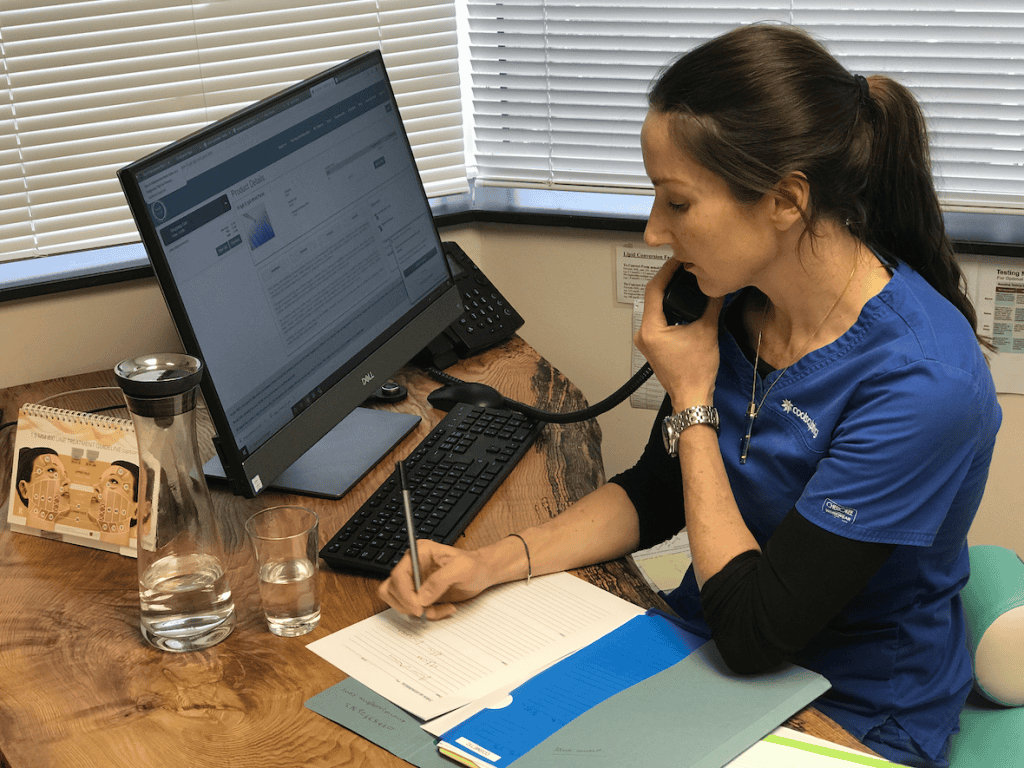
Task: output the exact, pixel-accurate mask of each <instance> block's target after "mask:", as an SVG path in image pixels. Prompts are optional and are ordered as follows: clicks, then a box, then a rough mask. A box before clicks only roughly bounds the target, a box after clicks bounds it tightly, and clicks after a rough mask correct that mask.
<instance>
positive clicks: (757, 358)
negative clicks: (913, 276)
mask: <svg viewBox="0 0 1024 768" xmlns="http://www.w3.org/2000/svg"><path fill="white" fill-rule="evenodd" d="M857 266H858V264H857V260H856V259H855V260H854V262H853V271H852V272H850V276H849V277H848V278H846V285H845V286H843V290H842V292H841V293H840V294H839V296H837V297H836V300H835V301H834V302H832V306H831V307H829V308H828V312H826V313H825V316H824V317H823V318H821V322H819V323H818V326H817V327H816V328H815V329H814V333H812V334H811V335H810V336H809V337H808V338H807V341H806V342H804V346H803V347H802V348H801V350H800V351H799V352H798V353H797V355H796V357H794V358H793V359H792V360H791V361H790V363H789V365H787V366H786V367H785V368H783V369H782V373H780V374H779V375H778V376H776V377H775V380H774V381H773V382H772V383H771V384H769V385H768V389H766V390H765V392H764V394H763V395H761V402H759V403H756V404H755V401H756V399H757V366H758V363H760V362H761V335H762V334H763V333H764V321H765V319H766V318H767V317H768V297H767V296H766V297H765V302H764V312H762V313H761V327H760V328H759V329H758V331H757V349H756V351H755V352H754V377H753V381H751V382H750V403H749V404H748V405H747V432H746V434H745V435H743V444H742V445H741V446H740V464H746V463H747V453H748V452H749V451H750V437H751V435H752V434H753V432H754V422H755V421H756V420H757V417H758V414H760V413H761V408H762V407H763V406H764V402H765V400H767V399H768V394H769V393H770V392H771V391H772V389H773V388H774V387H775V385H776V384H778V383H779V379H781V378H782V377H783V376H785V375H786V371H788V370H789V368H790V366H791V365H793V363H795V362H796V361H797V360H799V359H800V358H801V357H803V356H804V352H806V351H807V348H808V347H809V346H810V345H811V342H812V341H813V340H814V337H815V336H817V335H818V331H820V330H821V327H822V326H823V325H824V324H825V321H826V320H828V319H829V317H830V316H831V315H832V312H833V311H834V310H835V308H836V307H838V306H839V302H840V301H842V300H843V296H845V295H846V292H847V291H848V290H849V289H850V284H851V283H852V282H853V276H854V275H855V274H857Z"/></svg>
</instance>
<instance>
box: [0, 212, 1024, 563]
mask: <svg viewBox="0 0 1024 768" xmlns="http://www.w3.org/2000/svg"><path fill="white" fill-rule="evenodd" d="M442 236H443V237H444V238H445V239H454V240H457V241H458V242H459V244H460V245H461V246H462V247H463V248H464V249H465V250H466V252H467V253H469V255H470V256H471V257H472V258H473V259H474V260H476V262H477V263H478V264H479V265H480V266H481V268H482V269H483V270H484V272H485V273H486V274H487V275H488V276H489V277H490V278H491V279H492V280H493V281H494V283H495V284H496V285H497V286H498V288H499V289H500V290H501V291H502V293H504V294H505V295H506V296H507V297H508V299H509V301H510V302H511V303H512V304H513V306H515V307H516V309H518V310H519V312H520V313H521V314H522V315H523V317H524V318H525V320H526V324H525V325H524V326H523V328H522V330H521V331H520V334H521V335H522V336H523V338H524V339H526V341H528V342H529V343H530V344H532V345H533V346H534V348H536V349H537V350H538V351H539V352H540V353H541V354H543V355H544V356H545V357H547V358H548V359H549V360H550V361H551V362H552V363H554V365H556V366H557V367H558V368H559V369H560V370H561V371H562V372H563V373H565V374H566V375H567V376H568V377H569V378H570V379H572V380H573V381H574V382H575V383H576V384H577V385H578V386H579V387H580V389H581V390H583V393H584V394H585V395H586V396H587V398H588V400H589V401H590V402H591V403H596V402H597V401H599V400H601V399H603V398H604V397H605V396H607V395H608V394H610V393H611V392H612V391H614V390H615V389H617V388H618V387H619V386H620V385H621V384H622V383H623V382H625V381H626V379H628V378H629V375H630V367H629V356H630V347H631V343H632V341H631V336H632V334H631V314H632V313H631V307H630V306H629V305H626V304H619V303H617V302H616V301H615V262H614V249H615V247H616V246H618V245H626V244H628V243H639V242H640V235H639V233H627V232H618V233H616V232H599V231H590V230H578V229H559V228H549V227H512V226H508V225H479V226H465V227H458V228H454V229H449V230H446V231H445V232H443V233H442ZM0 327H2V328H3V329H4V338H3V341H4V352H5V354H4V360H5V365H4V366H3V368H2V369H0V386H2V387H8V386H13V385H15V384H23V383H27V382H32V381H40V380H43V379H49V378H55V377H58V376H64V375H69V374H74V373H82V372H86V371H93V370H98V369H101V368H105V367H112V366H113V365H114V364H116V363H117V362H118V361H119V360H122V359H124V358H126V357H129V356H134V355H138V354H144V353H147V352H153V351H158V350H159V351H177V350H179V349H180V344H179V342H178V339H177V334H176V333H175V331H174V328H173V326H172V324H171V321H170V318H169V316H168V315H167V310H166V308H165V306H164V303H163V298H162V297H161V295H160V291H159V289H158V288H157V287H156V284H155V282H154V281H152V280H139V281H134V282H130V283H124V284H120V285H114V286H108V287H104V288H93V289H85V290H81V291H76V292H73V293H65V294H55V295H53V296H49V297H41V298H38V299H26V300H22V301H16V302H8V303H4V304H0ZM51 333H52V335H51ZM40 334H44V335H45V336H46V340H45V342H43V341H42V340H41V339H40V338H39V336H40ZM54 339H57V340H58V341H57V342H56V344H54V341H53V340H54ZM41 350H42V351H41ZM1000 403H1001V404H1002V406H1003V419H1004V420H1003V428H1002V431H1001V432H1000V435H999V441H998V443H997V446H996V456H995V460H994V462H993V465H992V473H991V476H990V479H989V484H988V488H987V491H986V494H985V498H984V500H983V502H982V507H981V509H980V510H979V513H978V517H977V519H976V521H975V524H974V527H973V528H972V530H971V543H972V544H983V543H987V544H1002V545H1004V546H1009V547H1013V548H1014V549H1016V550H1017V551H1018V552H1021V553H1024V526H1022V525H1021V524H1020V522H1019V517H1020V513H1021V512H1022V511H1024V502H1022V501H1021V495H1022V494H1021V491H1022V489H1024V477H1022V476H1021V469H1022V466H1021V455H1022V452H1021V447H1020V446H1021V445H1022V443H1024V396H1020V395H1002V396H1000ZM653 417H654V412H653V411H649V410H633V409H631V408H630V407H629V404H628V403H624V404H622V405H619V406H618V407H617V408H615V409H614V410H612V411H611V412H609V413H607V414H605V415H604V416H602V417H600V419H599V421H600V424H601V429H602V431H603V433H604V444H603V446H604V449H603V452H604V461H605V471H606V474H607V475H608V476H611V475H612V474H614V473H616V472H618V471H620V470H622V469H624V468H626V467H628V466H629V465H630V464H632V462H633V461H634V459H635V457H636V456H637V455H638V453H639V451H640V450H641V448H642V447H643V445H644V443H645V441H646V440H647V436H648V433H649V431H650V428H651V424H652V421H653Z"/></svg>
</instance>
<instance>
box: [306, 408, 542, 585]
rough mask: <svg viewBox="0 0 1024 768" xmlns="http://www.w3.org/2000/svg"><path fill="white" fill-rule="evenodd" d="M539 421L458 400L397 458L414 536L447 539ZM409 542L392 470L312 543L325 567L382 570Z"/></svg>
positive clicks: (510, 464) (503, 473)
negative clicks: (324, 537)
mask: <svg viewBox="0 0 1024 768" xmlns="http://www.w3.org/2000/svg"><path fill="white" fill-rule="evenodd" d="M543 426H544V424H543V423H542V422H539V421H537V420H535V419H533V418H531V417H529V416H524V415H523V414H521V413H516V412H515V411H507V410H500V409H495V408H481V407H479V406H473V405H466V404H462V403H459V404H457V405H456V406H455V407H454V408H452V410H451V411H449V412H448V414H447V415H446V416H445V417H444V418H443V419H442V420H441V421H440V422H439V423H438V424H437V426H435V427H434V428H433V429H432V430H431V431H430V434H428V435H427V436H426V437H424V438H423V440H422V441H420V444H419V445H418V446H416V448H415V449H414V450H413V452H412V453H411V454H409V456H408V457H407V458H406V459H405V460H404V461H405V471H406V476H407V479H408V483H409V489H410V495H411V497H412V509H413V520H414V523H415V526H416V538H417V539H431V540H433V541H438V542H441V543H442V544H451V543H452V542H453V541H455V539H457V538H458V537H459V534H461V533H462V531H463V530H464V529H465V528H466V526H467V525H469V523H470V521H471V520H472V519H473V518H474V517H475V516H476V514H477V512H479V511H480V510H481V509H482V508H483V506H484V504H485V503H486V502H487V500H488V499H489V498H490V497H491V494H493V493H494V491H495V490H496V489H497V488H498V486H499V485H501V483H502V481H504V480H505V478H506V477H507V476H508V474H509V473H510V472H511V471H512V469H513V468H514V467H515V465H516V464H517V463H518V462H519V460H520V459H521V458H522V457H523V456H524V455H525V454H526V451H527V450H528V449H529V448H530V446H531V445H533V443H534V441H535V440H536V439H537V435H538V434H540V431H541V429H542V428H543ZM408 548H409V537H408V534H407V533H406V527H405V509H404V506H403V502H402V490H401V488H400V487H399V481H398V475H397V472H393V473H392V474H391V476H390V477H389V478H388V479H387V480H385V481H384V482H383V483H381V485H380V487H379V488H378V489H377V490H376V491H374V493H373V494H371V495H370V497H369V498H368V499H367V500H366V501H365V502H363V505H362V506H361V507H360V508H359V509H358V511H357V512H356V513H355V514H354V515H353V516H352V519H351V520H349V521H348V522H347V523H346V524H345V525H344V526H343V527H342V528H341V530H339V531H338V532H337V533H336V534H334V536H332V537H331V540H330V541H329V542H327V544H326V545H325V546H324V547H323V549H321V550H320V557H322V558H323V559H324V562H325V563H327V564H328V565H329V566H331V567H332V568H336V569H338V570H347V571H358V572H360V573H365V574H369V575H372V576H387V575H388V574H389V573H390V572H391V569H392V568H393V567H394V566H395V565H396V564H397V563H398V561H399V560H400V559H401V558H402V555H403V554H404V553H405V550H407V549H408Z"/></svg>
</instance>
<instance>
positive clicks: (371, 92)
mask: <svg viewBox="0 0 1024 768" xmlns="http://www.w3.org/2000/svg"><path fill="white" fill-rule="evenodd" d="M389 102H390V93H389V91H388V88H387V86H386V85H385V84H384V83H377V84H374V85H372V86H370V87H369V88H364V89H363V90H362V91H360V92H359V93H356V94H355V95H353V96H350V97H348V98H347V99H344V100H342V101H339V102H338V103H337V104H334V105H332V106H330V107H328V108H327V109H325V110H323V111H322V112H318V113H317V114H315V115H313V116H312V117H309V118H307V119H305V120H303V121H302V122H300V123H296V124H295V125H294V126H292V127H290V128H288V129H287V130H285V131H282V132H281V133H278V134H276V135H275V136H273V137H271V138H269V139H267V140H266V141H263V142H260V143H259V144H257V145H256V146H254V147H252V148H250V149H247V150H245V151H243V152H240V153H239V154H237V155H235V156H234V157H232V158H230V159H228V160H226V161H225V162H223V163H220V164H219V165H217V166H215V167H214V168H210V169H209V170H206V171H204V172H202V173H200V174H199V175H197V176H195V177H194V178H191V179H189V180H188V181H187V182H186V184H185V186H183V187H179V188H178V189H175V190H174V191H173V192H170V193H168V194H167V195H165V196H164V197H162V198H160V199H159V200H155V201H153V200H151V201H148V204H149V207H150V210H151V211H152V210H153V206H160V207H161V209H162V210H161V215H160V217H159V220H171V219H174V218H175V217H177V216H179V215H180V214H182V213H184V212H185V211H187V210H189V209H190V208H193V207H195V206H196V205H198V204H200V203H202V202H203V201H205V200H207V199H209V198H210V197H212V196H214V195H218V194H220V193H222V192H223V191H224V190H225V189H227V188H228V187H230V186H231V185H232V184H236V183H238V182H240V181H242V180H243V179H248V178H249V177H250V176H252V175H253V174H254V173H258V172H259V171H260V170H262V169H264V168H266V167H268V166H269V165H271V164H272V163H275V162H277V161H278V160H280V159H282V158H284V157H286V156H288V155H290V154H291V153H292V152H296V151H298V150H299V149H302V148H303V147H305V146H306V145H308V144H312V143H313V142H314V141H317V140H318V139H321V138H323V136H324V135H326V134H327V133H330V132H331V131H335V130H337V129H339V128H341V127H343V126H344V125H345V124H346V123H348V122H350V121H351V120H354V119H355V118H357V117H359V116H360V115H362V114H365V113H366V112H369V111H370V110H372V109H375V108H376V107H379V106H381V105H382V104H386V103H389ZM236 133H238V128H237V127H236V128H227V129H226V130H225V134H223V135H222V136H221V137H218V138H227V137H228V136H233V135H235V134H236ZM216 141H217V139H213V140H212V142H211V144H212V143H214V142H216ZM208 146H210V145H205V146H204V148H206V147H208ZM191 154H195V150H191V151H190V152H189V153H188V155H191ZM188 155H179V156H176V157H175V158H174V161H173V162H172V163H168V164H167V165H174V164H176V163H179V162H181V161H183V160H184V159H186V158H187V156H188ZM167 165H164V164H160V165H159V166H157V168H156V169H154V170H156V171H157V172H159V170H158V169H166V167H167ZM147 175H148V176H152V175H153V174H147Z"/></svg>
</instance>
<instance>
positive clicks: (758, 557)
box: [700, 509, 896, 674]
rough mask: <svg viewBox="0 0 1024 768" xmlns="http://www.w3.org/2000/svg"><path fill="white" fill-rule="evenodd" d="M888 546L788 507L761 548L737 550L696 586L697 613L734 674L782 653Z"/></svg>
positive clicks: (791, 649) (857, 583)
mask: <svg viewBox="0 0 1024 768" xmlns="http://www.w3.org/2000/svg"><path fill="white" fill-rule="evenodd" d="M895 548H896V545H895V544H878V543H873V542H863V541H855V540H853V539H846V538H843V537H842V536H839V535H837V534H834V533H831V532H829V531H826V530H824V529H823V528H819V527H818V526H816V525H814V524H813V523H811V522H809V521H808V520H806V519H805V518H804V517H803V516H802V515H800V514H799V513H798V512H797V511H796V510H795V509H794V510H791V511H790V512H789V513H788V514H787V515H786V516H785V518H783V520H782V522H781V523H780V524H779V527H778V528H777V529H776V530H775V532H774V533H773V534H772V536H771V538H770V539H768V542H767V544H766V545H765V547H764V550H763V551H762V552H760V553H759V552H757V551H755V550H750V551H747V552H743V553H741V554H739V555H737V556H736V557H734V558H733V559H732V560H731V561H729V563H727V564H726V565H725V567H724V568H722V570H720V571H719V572H718V573H716V574H715V575H714V576H712V577H711V578H710V579H708V580H707V582H705V584H704V587H703V589H701V593H700V600H701V607H702V609H703V611H704V618H705V620H706V621H707V623H708V626H709V627H711V634H712V637H713V638H714V640H715V644H716V645H717V646H718V650H719V652H720V653H721V654H722V658H723V659H724V660H725V662H726V664H728V665H729V668H730V669H732V670H733V671H734V672H738V673H740V674H753V673H756V672H763V671H765V670H768V669H771V668H773V667H775V666H776V665H778V664H779V663H780V662H782V661H783V660H785V659H787V658H790V657H791V656H792V655H793V654H795V653H796V652H798V651H800V650H801V649H802V648H803V647H804V646H805V645H807V643H808V642H810V641H811V640H812V639H813V638H814V636H815V635H816V634H818V632H820V631H821V630H822V629H823V628H824V627H825V625H827V624H828V623H829V621H831V620H832V619H833V618H835V616H836V615H837V614H838V613H839V611H840V610H842V608H843V606H845V605H846V604H847V603H848V602H849V601H850V600H851V599H852V598H853V597H854V596H855V595H856V594H857V593H858V592H860V591H861V590H862V589H863V588H864V587H865V586H866V585H867V583H868V581H870V579H871V577H872V576H873V575H874V574H875V573H876V572H877V571H878V569H879V568H881V567H882V565H883V564H884V563H885V561H886V559H887V558H888V557H889V555H890V554H891V553H892V551H893V550H894V549H895Z"/></svg>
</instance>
